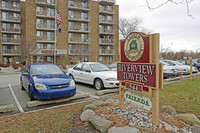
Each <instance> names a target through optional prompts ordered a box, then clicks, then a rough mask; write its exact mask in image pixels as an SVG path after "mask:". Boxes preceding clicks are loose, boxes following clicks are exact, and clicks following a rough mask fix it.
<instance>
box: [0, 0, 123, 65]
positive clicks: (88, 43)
mask: <svg viewBox="0 0 200 133" xmlns="http://www.w3.org/2000/svg"><path fill="white" fill-rule="evenodd" d="M115 2H116V0H98V1H94V0H26V1H25V2H20V0H1V10H0V12H1V22H0V25H1V27H2V28H1V32H0V36H1V42H0V51H1V55H0V63H4V64H5V63H9V61H11V59H12V61H14V62H20V61H22V60H24V59H22V58H21V55H23V56H25V55H26V54H28V55H29V62H52V63H55V62H56V64H58V65H63V64H73V63H75V62H77V61H98V62H102V63H105V64H107V63H109V62H113V61H117V60H118V59H119V57H118V55H119V34H118V28H117V27H118V20H119V7H118V5H116V4H115ZM57 11H58V12H59V14H60V16H61V19H62V23H61V29H62V31H61V33H58V31H57V27H56V26H57V21H56V15H57ZM23 50H24V51H25V53H22V51H23ZM20 52H21V54H20Z"/></svg>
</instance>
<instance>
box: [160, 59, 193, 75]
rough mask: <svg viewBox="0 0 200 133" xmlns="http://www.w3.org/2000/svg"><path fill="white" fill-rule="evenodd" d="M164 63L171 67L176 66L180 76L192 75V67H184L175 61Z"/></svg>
mask: <svg viewBox="0 0 200 133" xmlns="http://www.w3.org/2000/svg"><path fill="white" fill-rule="evenodd" d="M162 61H163V62H165V63H167V64H169V65H170V66H175V67H176V70H177V74H178V75H180V74H189V73H190V67H189V66H186V65H183V64H181V63H179V62H178V61H173V60H162Z"/></svg>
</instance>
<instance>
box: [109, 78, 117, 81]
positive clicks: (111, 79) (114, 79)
mask: <svg viewBox="0 0 200 133" xmlns="http://www.w3.org/2000/svg"><path fill="white" fill-rule="evenodd" d="M106 80H108V81H117V79H116V78H107V79H106Z"/></svg>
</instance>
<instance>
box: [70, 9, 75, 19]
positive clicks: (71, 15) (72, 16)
mask: <svg viewBox="0 0 200 133" xmlns="http://www.w3.org/2000/svg"><path fill="white" fill-rule="evenodd" d="M74 16H75V12H74V11H71V10H69V17H70V18H74Z"/></svg>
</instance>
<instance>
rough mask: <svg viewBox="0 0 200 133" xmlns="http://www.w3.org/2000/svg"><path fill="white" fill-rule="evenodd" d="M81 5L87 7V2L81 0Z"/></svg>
mask: <svg viewBox="0 0 200 133" xmlns="http://www.w3.org/2000/svg"><path fill="white" fill-rule="evenodd" d="M81 7H83V8H87V7H88V2H87V1H85V0H81Z"/></svg>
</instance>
